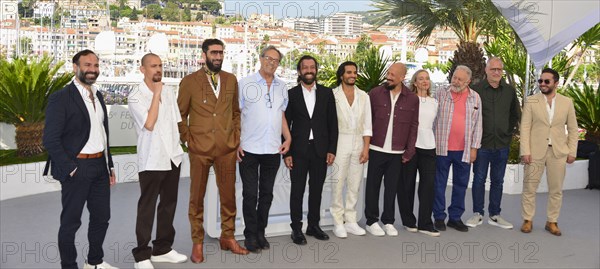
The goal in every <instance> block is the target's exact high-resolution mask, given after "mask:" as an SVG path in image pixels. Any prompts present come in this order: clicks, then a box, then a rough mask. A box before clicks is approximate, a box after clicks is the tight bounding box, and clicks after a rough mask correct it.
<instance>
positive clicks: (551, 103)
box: [521, 68, 577, 236]
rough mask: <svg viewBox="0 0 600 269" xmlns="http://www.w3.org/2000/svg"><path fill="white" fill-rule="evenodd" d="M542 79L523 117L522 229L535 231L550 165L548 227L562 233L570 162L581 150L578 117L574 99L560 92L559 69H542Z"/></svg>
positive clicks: (556, 233)
mask: <svg viewBox="0 0 600 269" xmlns="http://www.w3.org/2000/svg"><path fill="white" fill-rule="evenodd" d="M538 83H539V84H540V92H541V93H538V94H536V95H533V96H530V97H529V98H527V100H526V101H525V106H524V107H523V116H522V117H521V158H522V161H523V162H524V163H525V179H524V181H523V197H522V216H523V220H524V221H523V225H522V226H521V231H522V232H524V233H529V232H531V229H532V220H533V215H534V214H535V194H536V190H537V188H538V185H539V184H540V179H541V177H542V174H543V173H544V168H546V178H547V180H548V192H549V197H548V205H547V215H548V217H547V218H548V220H547V222H546V226H545V229H546V230H547V231H549V232H550V233H552V234H553V235H556V236H560V235H561V232H560V229H559V228H558V224H557V221H558V215H559V213H560V207H561V204H562V187H563V181H564V179H565V171H566V164H567V163H573V162H574V161H575V156H576V153H577V119H576V118H575V108H574V107H573V101H571V99H569V98H567V97H565V96H563V95H561V94H559V93H557V92H556V88H557V87H558V72H556V71H554V70H553V69H550V68H546V69H544V70H542V75H541V76H540V79H539V80H538ZM565 125H566V126H567V133H565Z"/></svg>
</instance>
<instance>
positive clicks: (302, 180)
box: [285, 55, 338, 245]
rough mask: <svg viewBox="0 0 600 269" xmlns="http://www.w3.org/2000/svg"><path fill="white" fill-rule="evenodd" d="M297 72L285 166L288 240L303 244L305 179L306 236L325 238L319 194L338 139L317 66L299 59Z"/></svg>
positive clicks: (307, 59) (312, 60)
mask: <svg viewBox="0 0 600 269" xmlns="http://www.w3.org/2000/svg"><path fill="white" fill-rule="evenodd" d="M297 71H298V75H299V81H300V84H298V86H296V87H294V88H292V89H290V90H289V92H288V95H289V103H288V106H287V109H286V111H285V117H286V119H287V122H288V125H289V126H291V127H290V132H291V134H292V145H291V147H290V151H289V152H288V153H287V154H286V157H285V165H286V166H287V167H288V168H289V169H290V176H291V180H292V186H291V194H290V217H291V219H292V223H291V225H290V226H291V227H292V240H293V241H294V243H296V244H299V245H304V244H306V238H305V237H304V234H302V202H303V201H302V200H303V198H304V189H305V187H306V175H307V173H308V175H309V178H310V179H309V190H308V227H307V229H306V234H307V235H311V236H314V237H315V238H317V239H319V240H328V239H329V236H328V235H327V234H326V233H325V232H323V230H321V228H320V227H319V220H320V215H319V211H320V209H321V193H322V192H323V183H324V182H325V176H326V173H327V165H331V164H333V161H334V159H335V152H336V148H337V139H338V123H337V113H336V110H335V97H334V96H333V92H332V91H331V89H329V88H327V87H324V86H323V85H319V84H317V83H316V80H317V71H318V64H317V60H316V59H315V58H313V57H311V56H308V55H306V56H303V57H302V58H300V61H299V62H298V66H297Z"/></svg>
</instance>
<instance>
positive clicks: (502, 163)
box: [472, 147, 508, 216]
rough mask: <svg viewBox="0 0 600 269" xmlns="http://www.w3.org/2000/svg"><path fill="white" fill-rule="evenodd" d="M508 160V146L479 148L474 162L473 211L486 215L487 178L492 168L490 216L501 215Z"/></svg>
mask: <svg viewBox="0 0 600 269" xmlns="http://www.w3.org/2000/svg"><path fill="white" fill-rule="evenodd" d="M507 161H508V147H506V148H501V149H479V150H477V159H476V160H475V163H473V189H472V191H473V213H477V212H478V213H479V214H481V215H482V216H483V215H484V210H483V207H484V203H485V201H484V200H485V180H486V178H487V174H488V166H490V167H491V169H490V204H489V206H488V211H489V213H490V216H496V215H500V202H501V201H502V185H503V184H504V171H505V170H506V162H507Z"/></svg>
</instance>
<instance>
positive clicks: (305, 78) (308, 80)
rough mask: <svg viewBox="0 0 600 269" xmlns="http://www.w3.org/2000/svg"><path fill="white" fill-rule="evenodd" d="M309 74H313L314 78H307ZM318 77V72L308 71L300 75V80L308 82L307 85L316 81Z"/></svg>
mask: <svg viewBox="0 0 600 269" xmlns="http://www.w3.org/2000/svg"><path fill="white" fill-rule="evenodd" d="M307 75H312V78H307ZM316 78H317V74H315V73H306V74H302V75H300V77H299V79H300V81H302V82H304V84H307V85H310V84H313V82H315V80H316Z"/></svg>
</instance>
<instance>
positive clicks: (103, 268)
mask: <svg viewBox="0 0 600 269" xmlns="http://www.w3.org/2000/svg"><path fill="white" fill-rule="evenodd" d="M83 269H119V267H115V266H112V265H110V264H108V263H107V262H102V263H101V264H96V265H91V264H88V263H87V262H86V263H84V264H83Z"/></svg>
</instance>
